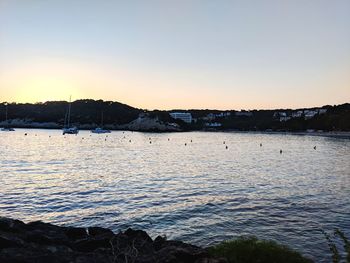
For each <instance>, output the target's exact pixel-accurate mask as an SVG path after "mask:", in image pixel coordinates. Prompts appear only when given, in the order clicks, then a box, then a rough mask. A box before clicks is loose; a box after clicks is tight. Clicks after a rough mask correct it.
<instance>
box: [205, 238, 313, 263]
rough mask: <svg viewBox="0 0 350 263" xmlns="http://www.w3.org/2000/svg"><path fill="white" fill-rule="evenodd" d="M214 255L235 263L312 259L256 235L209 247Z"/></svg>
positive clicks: (287, 262) (301, 262)
mask: <svg viewBox="0 0 350 263" xmlns="http://www.w3.org/2000/svg"><path fill="white" fill-rule="evenodd" d="M208 250H209V253H210V254H211V255H213V256H217V257H224V258H226V259H227V260H228V262H230V263H231V262H232V263H233V262H234V263H248V262H249V263H258V262H259V263H280V262H284V263H309V262H312V260H310V259H307V258H305V257H303V256H302V255H301V254H299V253H298V252H296V251H294V250H292V249H290V248H289V247H287V246H284V245H280V244H278V243H276V242H274V241H266V240H258V239H257V238H256V237H240V238H238V239H235V240H230V241H225V242H222V243H220V244H219V245H216V246H214V247H211V248H209V249H208Z"/></svg>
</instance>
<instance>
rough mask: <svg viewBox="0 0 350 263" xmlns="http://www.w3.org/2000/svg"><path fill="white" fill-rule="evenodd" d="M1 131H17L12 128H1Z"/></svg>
mask: <svg viewBox="0 0 350 263" xmlns="http://www.w3.org/2000/svg"><path fill="white" fill-rule="evenodd" d="M1 131H15V129H14V128H11V127H6V128H1Z"/></svg>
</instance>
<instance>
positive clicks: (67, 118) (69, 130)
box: [63, 97, 79, 135]
mask: <svg viewBox="0 0 350 263" xmlns="http://www.w3.org/2000/svg"><path fill="white" fill-rule="evenodd" d="M71 99H72V97H70V98H69V104H68V111H67V113H66V116H65V118H64V127H63V135H65V134H78V132H79V130H78V128H77V127H71V126H70V112H71V107H72V102H71Z"/></svg>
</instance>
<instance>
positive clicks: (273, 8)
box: [0, 0, 350, 109]
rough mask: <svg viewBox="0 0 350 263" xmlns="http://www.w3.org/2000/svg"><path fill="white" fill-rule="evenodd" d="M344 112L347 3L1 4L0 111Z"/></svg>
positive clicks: (349, 26)
mask: <svg viewBox="0 0 350 263" xmlns="http://www.w3.org/2000/svg"><path fill="white" fill-rule="evenodd" d="M70 95H72V97H73V99H83V98H92V99H104V100H115V101H120V102H123V103H126V104H130V105H132V106H135V107H140V108H147V109H154V108H157V109H173V108H212V109H213V108H218V109H241V108H243V109H253V108H260V109H263V108H265V109H266V108H298V107H311V106H321V105H325V104H340V103H344V102H350V1H349V0H332V1H329V0H283V1H281V0H264V1H262V0H256V1H253V0H241V1H234V0H231V1H224V0H222V1H220V0H218V1H213V0H208V1H205V0H200V1H199V0H198V1H191V0H183V1H182V0H174V1H164V0H159V1H152V0H150V1H133V0H132V1H107V0H104V1H97V0H95V1H89V0H75V1H71V0H56V1H54V0H0V101H13V102H41V101H47V100H68V99H69V96H70Z"/></svg>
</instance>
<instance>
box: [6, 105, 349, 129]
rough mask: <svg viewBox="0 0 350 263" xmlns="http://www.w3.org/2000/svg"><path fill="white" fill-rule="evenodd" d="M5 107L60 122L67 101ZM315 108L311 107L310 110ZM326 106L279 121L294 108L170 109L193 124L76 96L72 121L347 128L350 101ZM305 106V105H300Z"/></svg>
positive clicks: (21, 115) (13, 113) (14, 113)
mask: <svg viewBox="0 0 350 263" xmlns="http://www.w3.org/2000/svg"><path fill="white" fill-rule="evenodd" d="M7 107H8V119H9V120H13V119H22V120H23V119H26V120H30V121H33V122H41V123H42V122H55V123H59V124H62V125H63V123H64V118H65V115H66V112H67V108H68V102H66V101H51V102H45V103H35V104H30V103H25V104H23V103H10V104H8V105H7ZM313 109H315V108H311V109H310V110H313ZM322 109H326V110H327V112H326V113H324V114H317V115H315V116H314V117H312V118H310V119H305V117H304V116H301V117H298V118H291V119H289V120H287V121H280V119H279V118H276V116H275V113H276V112H285V113H286V114H287V116H290V115H291V114H292V112H296V111H297V110H291V109H276V110H252V111H250V112H249V113H250V116H240V115H239V114H237V111H233V110H232V111H219V110H187V111H186V110H173V111H181V112H190V113H191V114H192V117H193V118H194V120H195V121H194V122H193V123H192V124H186V123H184V122H183V121H181V120H174V119H172V118H171V117H170V115H169V113H170V112H171V111H159V110H154V111H145V110H142V109H137V108H134V107H131V106H128V105H126V104H122V103H119V102H112V101H103V100H88V99H85V100H77V101H74V102H72V110H71V121H72V122H73V123H77V124H93V123H95V124H99V123H100V122H101V115H102V112H103V123H104V124H116V125H118V124H126V123H129V122H131V121H133V120H135V119H136V118H137V117H138V116H139V114H140V113H145V112H146V113H147V114H148V116H149V117H151V118H154V117H157V118H159V119H160V120H161V121H163V122H176V123H178V124H179V125H180V126H181V128H182V129H183V130H202V129H206V128H207V126H206V124H207V123H208V122H216V123H220V124H221V126H220V127H215V129H216V130H241V131H248V130H250V131H266V130H271V131H305V130H309V129H312V130H323V131H350V104H349V103H346V104H342V105H334V106H330V105H327V106H323V107H322ZM300 110H305V109H300ZM5 112H6V104H5V103H0V122H1V121H4V120H5ZM220 113H229V115H228V116H224V117H215V119H212V120H208V119H207V116H208V115H210V114H212V115H218V114H220Z"/></svg>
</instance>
